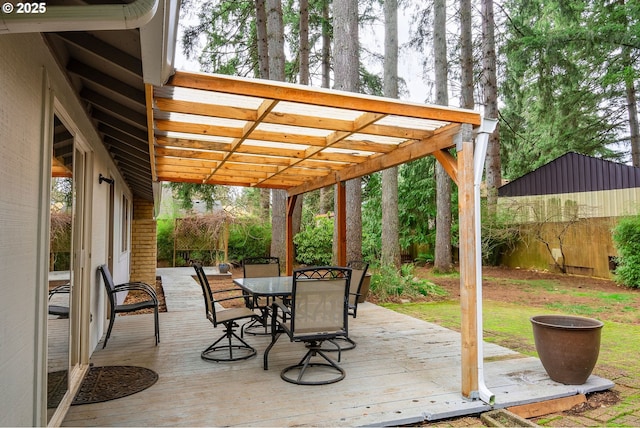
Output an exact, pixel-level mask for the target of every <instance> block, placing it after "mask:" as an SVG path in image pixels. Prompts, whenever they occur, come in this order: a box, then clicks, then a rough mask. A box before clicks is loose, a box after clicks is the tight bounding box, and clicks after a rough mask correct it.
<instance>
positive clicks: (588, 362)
mask: <svg viewBox="0 0 640 428" xmlns="http://www.w3.org/2000/svg"><path fill="white" fill-rule="evenodd" d="M531 324H532V325H533V338H534V340H535V343H536V350H537V351H538V356H539V357H540V362H542V366H543V367H544V369H545V370H546V371H547V374H549V377H550V378H551V379H552V380H554V381H556V382H559V383H563V384H566V385H582V384H583V383H585V382H586V381H587V379H588V378H589V376H590V375H591V372H592V371H593V368H594V367H595V365H596V361H598V354H599V353H600V333H601V330H602V326H603V323H602V322H601V321H598V320H595V319H592V318H583V317H576V316H570V315H538V316H534V317H531Z"/></svg>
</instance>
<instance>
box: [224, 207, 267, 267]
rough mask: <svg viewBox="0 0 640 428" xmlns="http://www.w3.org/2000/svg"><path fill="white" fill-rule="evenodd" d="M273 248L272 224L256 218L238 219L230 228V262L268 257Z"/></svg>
mask: <svg viewBox="0 0 640 428" xmlns="http://www.w3.org/2000/svg"><path fill="white" fill-rule="evenodd" d="M270 247H271V224H270V223H269V222H263V221H262V220H260V219H257V218H254V217H245V218H240V219H236V222H235V223H233V224H232V225H231V227H230V228H229V247H228V251H229V260H234V261H242V260H243V259H244V258H246V257H261V256H268V255H269V253H270Z"/></svg>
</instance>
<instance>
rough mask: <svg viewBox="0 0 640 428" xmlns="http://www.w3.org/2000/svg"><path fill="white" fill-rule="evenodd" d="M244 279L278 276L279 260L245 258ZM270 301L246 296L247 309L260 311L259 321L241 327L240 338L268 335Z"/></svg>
mask: <svg viewBox="0 0 640 428" xmlns="http://www.w3.org/2000/svg"><path fill="white" fill-rule="evenodd" d="M242 269H243V272H244V277H245V278H265V277H271V276H280V259H279V258H278V257H247V258H245V259H244V260H243V261H242ZM271 303H272V301H271V299H269V298H267V297H259V296H246V305H247V307H248V308H249V309H257V310H259V311H260V315H261V319H260V320H253V321H251V322H250V323H246V324H244V325H243V326H242V331H241V332H240V335H241V336H244V333H248V334H270V331H269V327H270V324H269V323H268V317H269V311H270V308H271Z"/></svg>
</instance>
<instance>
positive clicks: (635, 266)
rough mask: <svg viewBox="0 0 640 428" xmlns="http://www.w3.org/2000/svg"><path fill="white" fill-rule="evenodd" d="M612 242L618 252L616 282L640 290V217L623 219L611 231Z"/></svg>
mask: <svg viewBox="0 0 640 428" xmlns="http://www.w3.org/2000/svg"><path fill="white" fill-rule="evenodd" d="M613 242H614V244H615V246H616V248H617V250H618V254H619V255H620V256H619V257H617V258H616V261H617V263H618V266H617V268H616V271H615V274H616V281H617V282H619V283H621V284H624V285H626V286H628V287H633V288H640V215H636V216H634V217H628V218H623V219H622V220H620V221H619V222H618V225H617V226H616V227H615V228H614V229H613Z"/></svg>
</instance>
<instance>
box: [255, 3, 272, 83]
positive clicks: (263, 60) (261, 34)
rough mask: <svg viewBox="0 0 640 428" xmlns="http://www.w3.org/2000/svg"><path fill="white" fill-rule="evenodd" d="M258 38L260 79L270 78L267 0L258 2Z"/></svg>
mask: <svg viewBox="0 0 640 428" xmlns="http://www.w3.org/2000/svg"><path fill="white" fill-rule="evenodd" d="M256 37H257V39H258V40H257V43H258V77H259V78H261V79H268V78H269V42H268V40H267V10H266V7H265V0H256Z"/></svg>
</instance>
